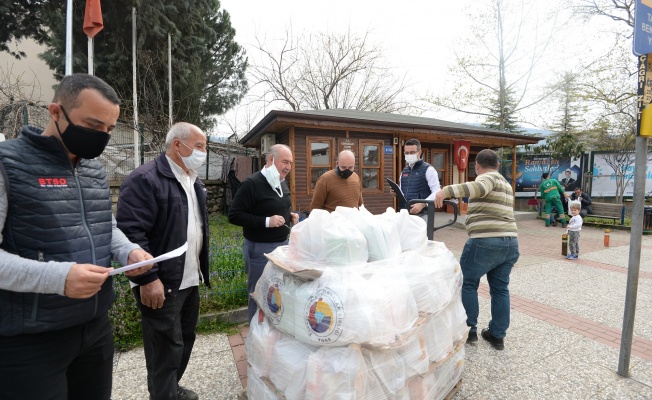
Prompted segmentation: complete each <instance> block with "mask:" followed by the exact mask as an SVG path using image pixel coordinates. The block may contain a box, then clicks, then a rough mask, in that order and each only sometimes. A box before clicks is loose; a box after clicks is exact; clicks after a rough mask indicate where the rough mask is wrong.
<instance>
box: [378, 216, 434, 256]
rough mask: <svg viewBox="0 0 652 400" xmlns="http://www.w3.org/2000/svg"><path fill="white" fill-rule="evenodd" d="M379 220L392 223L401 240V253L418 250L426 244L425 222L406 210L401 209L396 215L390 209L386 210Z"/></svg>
mask: <svg viewBox="0 0 652 400" xmlns="http://www.w3.org/2000/svg"><path fill="white" fill-rule="evenodd" d="M381 218H383V219H385V220H386V221H390V222H392V223H394V225H395V226H396V229H397V231H398V234H399V237H400V238H401V249H402V250H403V251H407V250H415V249H418V248H420V247H422V246H425V245H426V243H427V242H428V237H427V236H426V221H424V220H423V219H422V218H421V217H418V216H416V215H411V214H410V213H409V212H408V210H406V209H402V210H401V211H400V212H398V213H397V212H395V211H394V210H393V209H392V208H388V209H387V211H385V212H384V213H383V214H382V215H381Z"/></svg>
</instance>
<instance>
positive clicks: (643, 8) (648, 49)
mask: <svg viewBox="0 0 652 400" xmlns="http://www.w3.org/2000/svg"><path fill="white" fill-rule="evenodd" d="M649 53H652V0H636V13H635V16H634V54H636V55H639V56H640V55H644V54H649Z"/></svg>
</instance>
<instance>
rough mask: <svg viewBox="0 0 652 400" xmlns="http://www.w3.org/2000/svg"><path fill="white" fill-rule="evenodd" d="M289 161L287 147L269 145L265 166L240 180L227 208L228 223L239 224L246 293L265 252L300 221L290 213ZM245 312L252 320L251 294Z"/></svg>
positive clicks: (259, 271)
mask: <svg viewBox="0 0 652 400" xmlns="http://www.w3.org/2000/svg"><path fill="white" fill-rule="evenodd" d="M292 160H293V159H292V150H290V148H289V147H287V146H285V145H282V144H276V145H274V146H272V147H271V148H270V152H269V154H267V164H266V165H265V167H264V168H263V169H262V170H261V171H258V172H256V173H254V174H252V175H251V176H250V177H249V178H247V179H246V180H245V181H244V182H242V185H241V186H240V187H239V188H238V191H237V192H236V194H235V197H234V198H233V204H231V208H230V209H229V222H231V223H232V224H234V225H239V226H241V227H242V234H243V236H244V246H243V253H244V259H245V269H246V271H247V276H248V279H247V290H248V293H253V292H254V289H255V288H256V283H257V282H258V279H260V276H261V275H262V274H263V270H264V269H265V264H267V258H266V257H265V253H271V252H272V251H274V249H276V248H277V247H278V246H283V245H286V244H287V243H288V235H289V234H290V226H291V224H296V223H297V222H299V214H296V213H293V212H291V209H292V200H291V199H290V189H289V187H288V185H287V183H286V182H285V177H286V176H287V174H288V173H289V172H290V170H291V169H292ZM248 311H249V321H251V318H253V316H254V314H255V313H256V303H255V302H254V301H253V299H252V298H251V296H249V307H248Z"/></svg>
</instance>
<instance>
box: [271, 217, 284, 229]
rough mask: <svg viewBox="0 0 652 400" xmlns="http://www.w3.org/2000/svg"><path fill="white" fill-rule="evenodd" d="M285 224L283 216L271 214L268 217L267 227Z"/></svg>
mask: <svg viewBox="0 0 652 400" xmlns="http://www.w3.org/2000/svg"><path fill="white" fill-rule="evenodd" d="M283 225H285V218H283V217H281V216H280V215H272V216H271V217H269V227H270V228H278V227H279V226H283Z"/></svg>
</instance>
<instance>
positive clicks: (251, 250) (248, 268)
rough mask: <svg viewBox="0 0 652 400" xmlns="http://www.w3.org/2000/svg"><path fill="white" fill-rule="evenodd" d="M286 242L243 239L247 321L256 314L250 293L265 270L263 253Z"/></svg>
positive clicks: (254, 303) (286, 242) (265, 259)
mask: <svg viewBox="0 0 652 400" xmlns="http://www.w3.org/2000/svg"><path fill="white" fill-rule="evenodd" d="M286 244H288V241H287V240H286V241H284V242H274V243H261V242H252V241H251V240H248V239H245V240H244V244H243V245H242V248H243V249H242V252H243V254H244V263H245V272H247V292H248V293H249V303H248V307H247V311H248V313H249V314H248V315H249V320H248V321H249V322H251V318H253V316H254V315H255V314H256V308H257V306H256V302H255V301H254V299H253V298H252V297H251V293H253V292H254V290H256V283H258V279H260V276H261V275H262V274H263V271H264V270H265V265H267V257H265V253H271V252H272V251H274V250H275V249H276V248H277V247H278V246H284V245H286Z"/></svg>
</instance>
